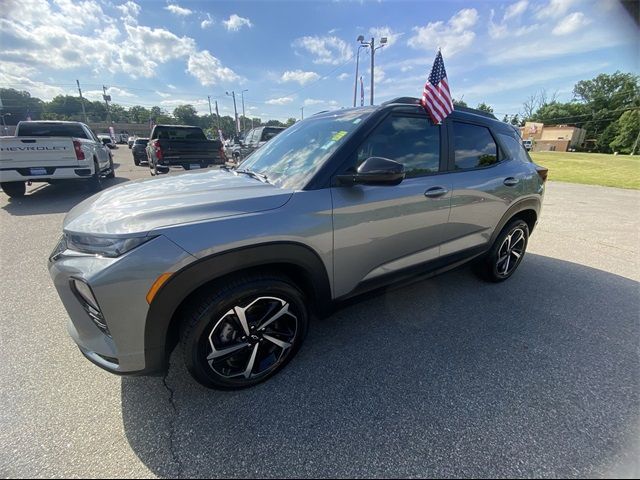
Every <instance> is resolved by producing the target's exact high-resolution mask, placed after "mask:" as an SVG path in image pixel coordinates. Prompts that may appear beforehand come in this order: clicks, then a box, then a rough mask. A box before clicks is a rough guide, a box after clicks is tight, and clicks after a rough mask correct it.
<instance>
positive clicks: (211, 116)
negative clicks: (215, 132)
mask: <svg viewBox="0 0 640 480" xmlns="http://www.w3.org/2000/svg"><path fill="white" fill-rule="evenodd" d="M207 100H209V117H210V118H211V128H215V125H214V124H213V112H212V111H211V96H210V95H207Z"/></svg>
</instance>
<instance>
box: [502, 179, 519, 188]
mask: <svg viewBox="0 0 640 480" xmlns="http://www.w3.org/2000/svg"><path fill="white" fill-rule="evenodd" d="M518 181H519V180H518V179H517V178H514V177H507V178H505V179H504V182H502V183H504V184H505V185H506V186H507V187H515V186H516V185H517V184H518Z"/></svg>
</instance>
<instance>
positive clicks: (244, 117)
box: [240, 88, 249, 132]
mask: <svg viewBox="0 0 640 480" xmlns="http://www.w3.org/2000/svg"><path fill="white" fill-rule="evenodd" d="M248 91H249V89H248V88H247V89H244V90H242V92H240V95H241V96H242V131H243V132H245V131H246V130H247V127H246V126H245V124H244V123H245V121H246V119H247V117H246V116H245V114H244V92H248Z"/></svg>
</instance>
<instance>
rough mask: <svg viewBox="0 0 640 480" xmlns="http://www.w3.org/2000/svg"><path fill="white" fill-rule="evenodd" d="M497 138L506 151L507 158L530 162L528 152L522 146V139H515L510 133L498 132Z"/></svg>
mask: <svg viewBox="0 0 640 480" xmlns="http://www.w3.org/2000/svg"><path fill="white" fill-rule="evenodd" d="M498 138H499V140H500V143H502V146H503V147H504V148H505V150H506V151H507V155H508V157H509V158H511V159H513V160H518V161H520V162H525V163H526V162H532V160H531V157H530V156H529V152H527V150H526V149H525V148H524V145H523V144H522V140H520V139H516V138H514V137H512V136H511V135H506V134H504V133H499V134H498Z"/></svg>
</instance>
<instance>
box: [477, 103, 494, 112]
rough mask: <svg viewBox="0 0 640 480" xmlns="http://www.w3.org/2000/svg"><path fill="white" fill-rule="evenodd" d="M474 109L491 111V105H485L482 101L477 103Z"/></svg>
mask: <svg viewBox="0 0 640 480" xmlns="http://www.w3.org/2000/svg"><path fill="white" fill-rule="evenodd" d="M476 109H477V110H480V111H482V112H487V113H493V107H491V106H490V105H487V104H486V103H484V102H482V103H479V104H478V106H477V107H476Z"/></svg>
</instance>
